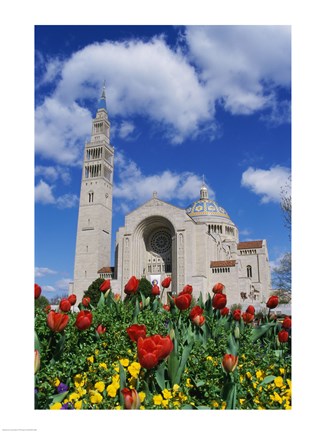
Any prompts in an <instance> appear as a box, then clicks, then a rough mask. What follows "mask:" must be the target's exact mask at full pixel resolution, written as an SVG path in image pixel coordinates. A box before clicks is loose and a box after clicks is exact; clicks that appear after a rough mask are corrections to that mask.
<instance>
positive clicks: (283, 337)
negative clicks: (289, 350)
mask: <svg viewBox="0 0 324 432" xmlns="http://www.w3.org/2000/svg"><path fill="white" fill-rule="evenodd" d="M288 338H289V333H288V332H287V331H286V330H280V332H279V333H278V339H279V342H281V343H285V342H287V341H288Z"/></svg>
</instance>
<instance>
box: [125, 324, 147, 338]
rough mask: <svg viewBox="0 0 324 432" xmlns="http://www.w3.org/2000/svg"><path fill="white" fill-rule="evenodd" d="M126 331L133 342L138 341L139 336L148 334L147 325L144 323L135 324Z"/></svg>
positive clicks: (143, 336)
mask: <svg viewBox="0 0 324 432" xmlns="http://www.w3.org/2000/svg"><path fill="white" fill-rule="evenodd" d="M126 331H127V334H128V336H129V337H130V339H131V340H132V341H133V342H137V340H138V338H140V337H142V338H145V336H146V326H145V325H144V324H133V325H131V326H130V327H128V328H127V329H126Z"/></svg>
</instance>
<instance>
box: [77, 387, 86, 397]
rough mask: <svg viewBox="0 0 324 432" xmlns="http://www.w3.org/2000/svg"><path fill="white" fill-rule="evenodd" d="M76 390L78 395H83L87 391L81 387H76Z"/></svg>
mask: <svg viewBox="0 0 324 432" xmlns="http://www.w3.org/2000/svg"><path fill="white" fill-rule="evenodd" d="M76 392H77V393H78V395H79V396H83V395H85V394H86V393H87V391H86V390H85V389H84V388H82V387H79V388H77V390H76Z"/></svg>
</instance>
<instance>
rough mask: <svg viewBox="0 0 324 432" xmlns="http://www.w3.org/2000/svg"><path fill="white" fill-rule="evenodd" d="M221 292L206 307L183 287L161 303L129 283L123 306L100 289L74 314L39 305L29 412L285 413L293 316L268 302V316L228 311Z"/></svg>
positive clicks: (250, 310)
mask: <svg viewBox="0 0 324 432" xmlns="http://www.w3.org/2000/svg"><path fill="white" fill-rule="evenodd" d="M168 279H170V278H168ZM166 283H168V284H170V283H171V280H168V281H167V282H166ZM162 285H163V284H162ZM223 289H224V287H223V286H222V285H221V284H217V286H215V287H214V288H213V292H211V293H210V295H208V298H207V300H206V301H203V299H202V297H201V296H200V297H199V298H198V299H194V298H193V297H192V287H190V285H187V286H186V287H184V289H183V291H182V292H181V293H179V294H178V295H177V296H176V297H175V298H171V297H169V301H168V303H169V304H168V305H163V304H162V303H161V301H160V299H159V296H158V295H157V296H155V297H154V296H153V297H152V298H150V297H146V298H145V297H144V296H143V294H141V293H140V292H139V291H138V284H137V283H136V278H134V277H133V279H132V280H131V281H130V282H129V284H127V286H126V291H127V296H126V298H125V299H124V300H123V301H122V300H121V299H120V298H118V297H117V298H116V296H114V295H113V294H112V292H111V290H110V285H109V284H107V283H106V285H105V286H104V287H103V288H102V289H101V297H100V300H99V302H98V304H97V305H96V306H95V307H94V306H93V305H92V304H91V299H89V300H88V299H87V300H86V301H84V302H83V304H82V303H81V306H80V307H81V308H82V310H81V312H79V313H73V312H71V308H69V307H68V305H67V303H66V301H62V302H61V304H60V310H59V312H54V311H49V310H42V309H38V308H36V310H35V408H36V409H91V410H97V409H248V410H250V409H290V408H291V318H290V317H286V318H285V319H284V320H283V322H279V321H278V320H277V319H276V317H275V316H274V314H273V313H271V312H272V311H275V308H276V307H277V305H278V299H277V298H276V297H274V296H272V297H271V298H270V299H269V300H268V303H267V306H268V313H267V314H266V315H263V316H261V315H260V314H259V315H258V316H256V315H255V311H254V307H253V306H249V307H248V308H246V309H245V310H240V309H236V310H234V311H232V312H230V311H229V309H228V308H227V307H226V295H225V294H223ZM40 292H41V291H40V287H38V288H36V286H35V298H36V297H37V296H39V295H40ZM74 297H75V296H74ZM74 297H71V296H70V297H69V299H65V300H67V301H69V302H70V305H73V304H75V302H76V299H75V298H74Z"/></svg>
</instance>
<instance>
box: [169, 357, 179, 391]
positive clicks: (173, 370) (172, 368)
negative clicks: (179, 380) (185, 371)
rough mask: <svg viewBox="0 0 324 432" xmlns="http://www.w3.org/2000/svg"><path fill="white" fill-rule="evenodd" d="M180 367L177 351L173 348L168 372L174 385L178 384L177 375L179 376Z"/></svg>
mask: <svg viewBox="0 0 324 432" xmlns="http://www.w3.org/2000/svg"><path fill="white" fill-rule="evenodd" d="M178 368H179V360H178V357H177V355H176V353H175V352H174V350H173V351H172V352H171V354H170V355H169V358H168V374H169V377H170V381H171V384H172V386H173V385H174V384H176V376H177V372H178Z"/></svg>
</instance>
